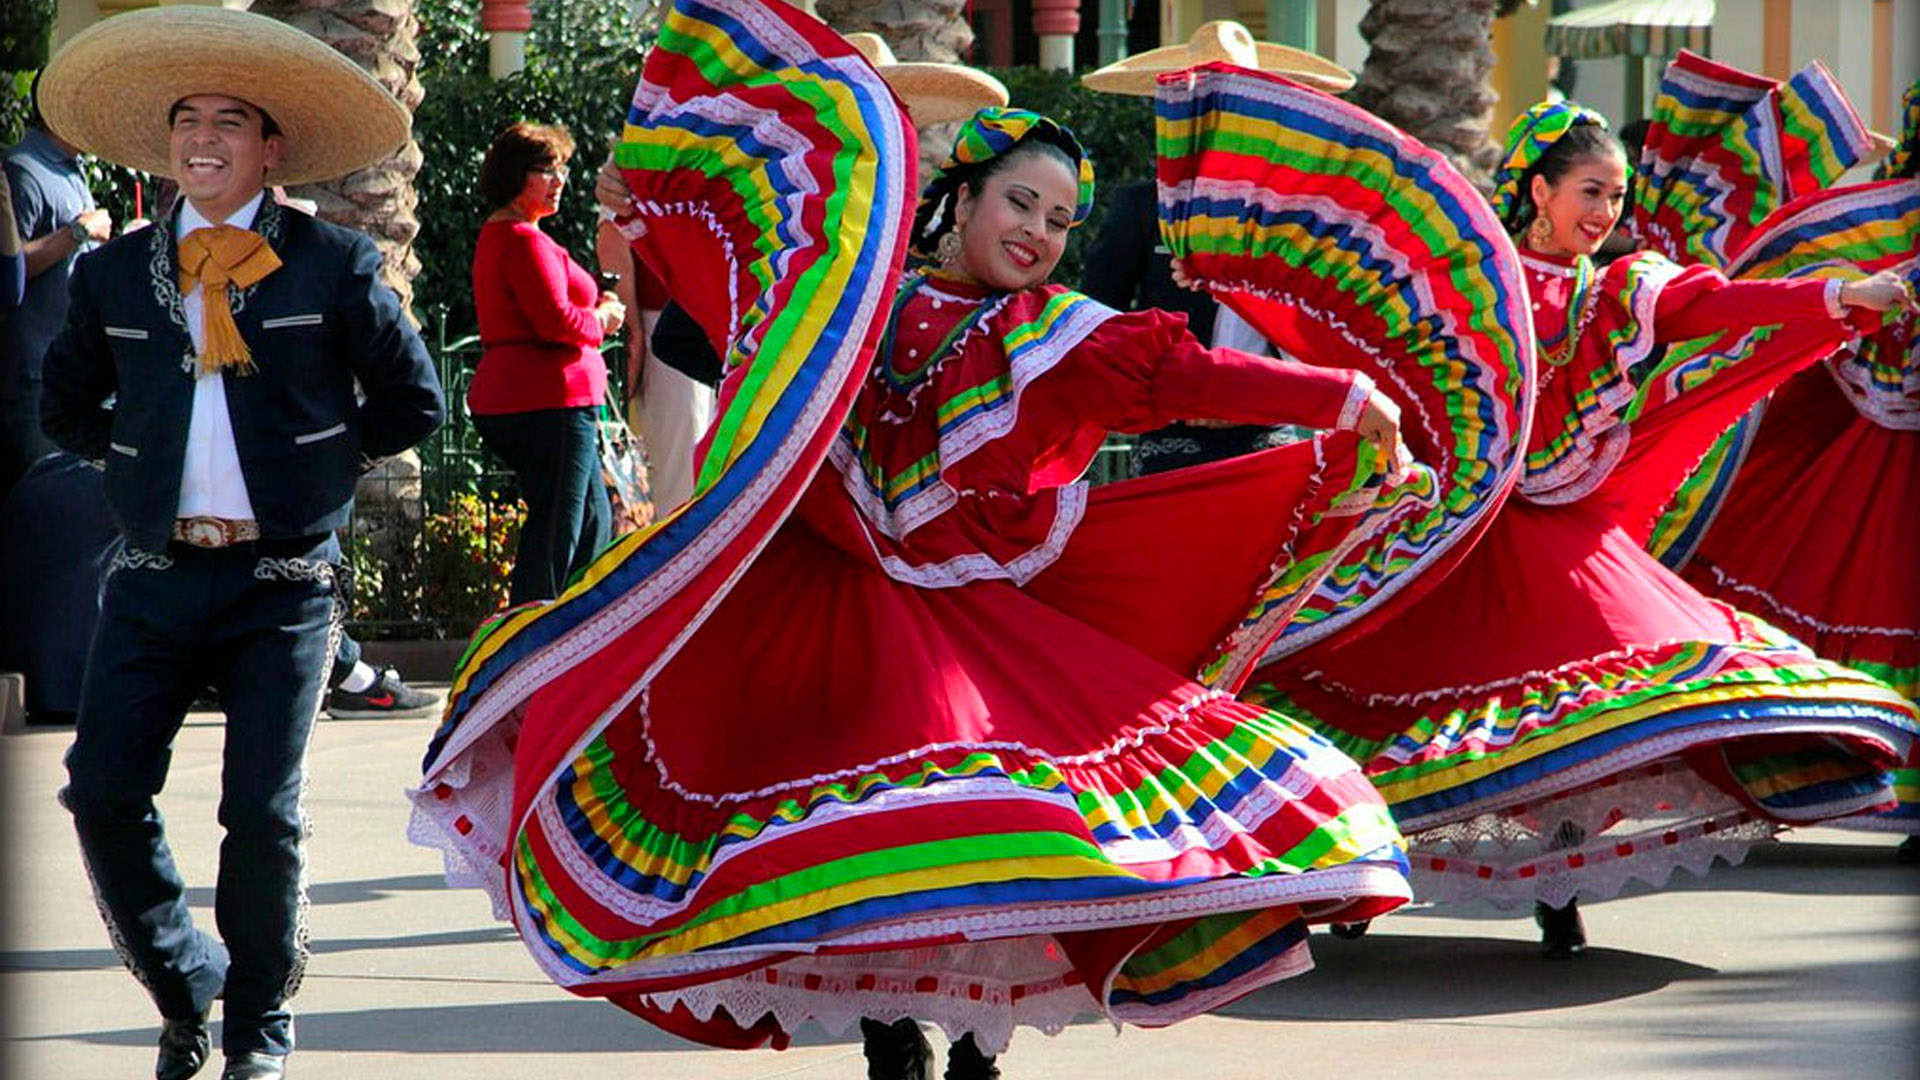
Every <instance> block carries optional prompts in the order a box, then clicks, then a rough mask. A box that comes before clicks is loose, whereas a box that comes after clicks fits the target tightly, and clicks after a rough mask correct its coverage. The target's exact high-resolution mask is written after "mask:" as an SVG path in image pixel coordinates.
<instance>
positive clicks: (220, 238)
mask: <svg viewBox="0 0 1920 1080" xmlns="http://www.w3.org/2000/svg"><path fill="white" fill-rule="evenodd" d="M278 269H280V256H278V255H275V254H274V253H273V248H271V247H269V246H268V245H267V238H266V237H264V236H261V235H260V234H259V233H257V232H254V231H253V230H251V229H241V228H236V227H235V226H232V225H218V226H215V227H213V228H210V229H195V230H193V231H192V232H190V233H188V234H187V235H185V236H183V237H181V238H180V292H181V293H182V294H185V293H190V292H192V291H193V286H194V284H195V283H196V282H197V283H199V284H200V285H202V286H203V287H205V289H206V294H205V295H204V296H202V297H201V300H202V301H203V303H202V304H201V308H202V310H203V311H204V312H205V314H204V315H203V316H202V317H201V320H200V336H201V338H202V341H203V346H202V348H201V350H200V371H201V373H202V374H206V375H211V374H213V373H214V372H216V371H219V370H221V369H222V368H232V369H233V371H234V374H236V375H251V374H253V353H252V352H250V351H249V350H248V349H247V342H246V339H244V338H242V337H241V336H240V328H239V327H238V326H235V325H234V323H233V308H232V307H231V306H230V305H231V300H230V296H229V292H228V290H229V289H230V288H241V289H244V288H246V287H247V286H249V285H251V284H253V283H254V282H256V281H259V280H260V279H261V278H263V277H266V276H267V275H268V274H271V273H273V272H274V271H275V270H278Z"/></svg>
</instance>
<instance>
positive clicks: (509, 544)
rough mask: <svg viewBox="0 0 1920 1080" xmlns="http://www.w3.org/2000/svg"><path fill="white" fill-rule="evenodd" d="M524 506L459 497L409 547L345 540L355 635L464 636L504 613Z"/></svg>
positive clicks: (359, 537)
mask: <svg viewBox="0 0 1920 1080" xmlns="http://www.w3.org/2000/svg"><path fill="white" fill-rule="evenodd" d="M525 521H526V508H525V507H524V506H523V505H522V504H521V503H520V501H519V500H518V499H514V498H502V497H500V496H498V495H494V496H492V497H488V496H483V495H478V494H474V493H471V492H464V491H462V492H455V493H453V494H452V495H451V496H448V497H447V499H446V502H445V505H444V506H442V507H440V508H438V509H434V510H431V511H429V512H428V513H427V515H426V517H425V520H424V521H423V522H422V523H421V528H420V530H419V531H418V532H417V533H416V534H414V535H412V536H411V537H409V541H410V542H408V543H405V544H402V545H400V546H399V547H397V548H396V547H395V546H394V545H392V544H391V543H385V544H383V543H380V542H379V541H378V539H377V538H376V535H375V534H374V533H373V532H371V531H363V530H362V529H360V528H358V527H356V529H355V530H354V531H353V532H351V533H350V534H349V535H348V536H347V544H346V548H347V551H346V554H347V564H348V566H349V567H351V569H352V571H353V613H352V621H353V623H354V626H355V630H356V632H357V633H359V634H360V636H361V637H363V638H380V637H390V636H403V637H418V636H421V634H422V632H423V631H424V632H425V633H426V634H428V635H429V636H440V637H450V638H464V637H466V636H467V635H468V634H470V633H471V632H472V631H473V628H474V627H476V626H478V625H479V624H480V620H482V619H484V618H486V617H487V616H489V615H492V614H493V613H495V612H497V611H499V610H501V609H502V608H505V607H506V606H507V599H508V578H509V577H510V576H511V575H512V573H513V555H514V550H515V548H516V546H517V545H518V544H519V541H520V527H521V525H522V524H524V523H525Z"/></svg>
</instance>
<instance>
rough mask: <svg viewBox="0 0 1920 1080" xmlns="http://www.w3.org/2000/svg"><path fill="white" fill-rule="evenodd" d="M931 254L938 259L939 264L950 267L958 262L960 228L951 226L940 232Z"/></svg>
mask: <svg viewBox="0 0 1920 1080" xmlns="http://www.w3.org/2000/svg"><path fill="white" fill-rule="evenodd" d="M933 254H934V257H935V258H938V259H939V260H940V265H941V266H945V267H948V268H951V267H952V266H953V264H954V263H957V262H959V261H960V230H959V229H958V228H952V229H948V230H947V231H946V232H945V233H943V234H941V236H940V240H939V242H938V243H936V244H934V246H933Z"/></svg>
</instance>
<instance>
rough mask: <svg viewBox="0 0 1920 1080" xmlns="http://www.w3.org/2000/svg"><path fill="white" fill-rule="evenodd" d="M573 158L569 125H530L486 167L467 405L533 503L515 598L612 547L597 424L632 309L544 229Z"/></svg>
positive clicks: (511, 135) (556, 589)
mask: <svg viewBox="0 0 1920 1080" xmlns="http://www.w3.org/2000/svg"><path fill="white" fill-rule="evenodd" d="M572 155H573V138H572V136H570V135H569V134H567V130H566V128H564V127H560V126H557V125H555V126H549V125H541V124H529V123H525V122H520V123H516V124H514V125H513V126H511V127H509V128H507V129H506V130H505V131H502V132H501V133H500V134H499V135H498V136H496V137H495V138H494V140H493V145H491V146H489V147H488V148H487V156H486V158H485V160H483V161H482V162H481V163H480V193H481V195H482V196H484V197H485V198H486V200H487V205H488V206H490V207H492V208H493V213H492V214H490V215H489V216H488V217H487V221H486V224H484V225H482V226H481V227H480V241H479V243H478V245H476V246H475V248H474V252H473V304H474V308H475V309H476V311H477V313H478V315H479V319H480V344H481V349H482V352H481V356H480V368H479V370H478V371H477V372H475V373H474V377H473V385H472V386H471V387H470V388H469V389H468V390H467V408H468V410H469V411H470V412H471V413H472V414H473V426H474V429H475V430H476V431H478V432H479V433H480V439H481V441H482V442H484V443H485V444H486V445H487V448H488V449H489V450H492V451H493V452H494V453H496V454H498V455H499V456H500V457H501V458H502V459H503V460H505V461H506V463H507V464H508V465H509V466H510V467H512V469H513V472H514V476H515V477H516V478H517V479H518V480H519V483H520V494H521V496H522V497H523V498H524V499H525V500H526V503H527V520H526V523H525V524H524V525H523V526H522V527H521V529H520V546H519V550H518V551H517V552H516V553H515V558H514V567H513V582H512V600H513V603H515V604H522V603H525V602H527V601H529V600H539V599H545V598H551V597H554V596H558V595H559V594H560V590H562V589H563V588H565V587H566V584H567V581H568V579H569V578H571V577H572V576H573V574H574V573H575V572H577V571H579V570H580V569H582V568H584V567H585V566H586V565H587V563H588V562H590V561H592V559H593V557H594V556H595V555H597V554H598V553H599V551H600V549H601V548H602V547H604V546H605V545H606V542H607V538H608V533H609V525H610V522H611V520H612V511H611V509H610V508H609V506H608V503H607V489H606V485H605V484H604V483H602V481H601V478H600V459H599V453H598V440H597V435H598V429H597V427H596V426H595V422H596V419H597V415H596V414H597V412H598V410H599V407H600V402H601V400H602V399H603V398H604V397H605V396H606V391H607V365H606V361H605V359H603V358H602V357H601V355H600V348H599V346H600V342H601V339H603V338H604V337H605V336H606V335H607V334H608V333H609V332H610V331H611V330H612V329H613V328H614V327H616V326H619V325H620V323H621V320H622V319H623V318H625V314H626V313H625V309H624V308H623V307H622V305H621V303H620V301H619V300H618V299H617V298H615V297H614V295H613V294H612V293H608V292H602V291H601V290H600V289H598V288H597V287H596V285H595V283H594V280H593V277H592V276H591V275H589V274H588V273H587V271H586V270H584V269H582V268H581V267H580V264H579V263H576V262H574V261H573V259H572V257H570V256H569V255H568V254H567V252H566V249H565V248H563V247H561V246H560V245H559V244H558V243H555V242H554V241H553V240H552V239H551V238H549V237H548V236H547V235H546V234H545V233H543V232H541V231H540V225H539V222H540V219H541V218H544V217H546V216H548V215H549V214H552V213H554V212H555V211H556V210H558V209H559V208H560V194H561V192H562V191H564V190H565V189H566V185H567V159H568V158H570V157H571V156H572Z"/></svg>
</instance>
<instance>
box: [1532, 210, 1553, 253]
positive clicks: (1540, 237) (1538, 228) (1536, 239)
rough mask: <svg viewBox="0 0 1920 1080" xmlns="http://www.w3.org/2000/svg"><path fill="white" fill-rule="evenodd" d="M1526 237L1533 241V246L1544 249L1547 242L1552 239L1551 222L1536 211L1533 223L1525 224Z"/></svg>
mask: <svg viewBox="0 0 1920 1080" xmlns="http://www.w3.org/2000/svg"><path fill="white" fill-rule="evenodd" d="M1527 239H1529V240H1532V241H1533V246H1534V247H1536V248H1539V249H1542V250H1544V249H1545V248H1546V246H1547V243H1548V242H1549V241H1551V240H1552V239H1553V222H1551V221H1548V220H1547V219H1546V216H1545V215H1544V214H1540V213H1539V212H1538V211H1536V212H1535V215H1534V219H1533V224H1531V225H1529V226H1527Z"/></svg>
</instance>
